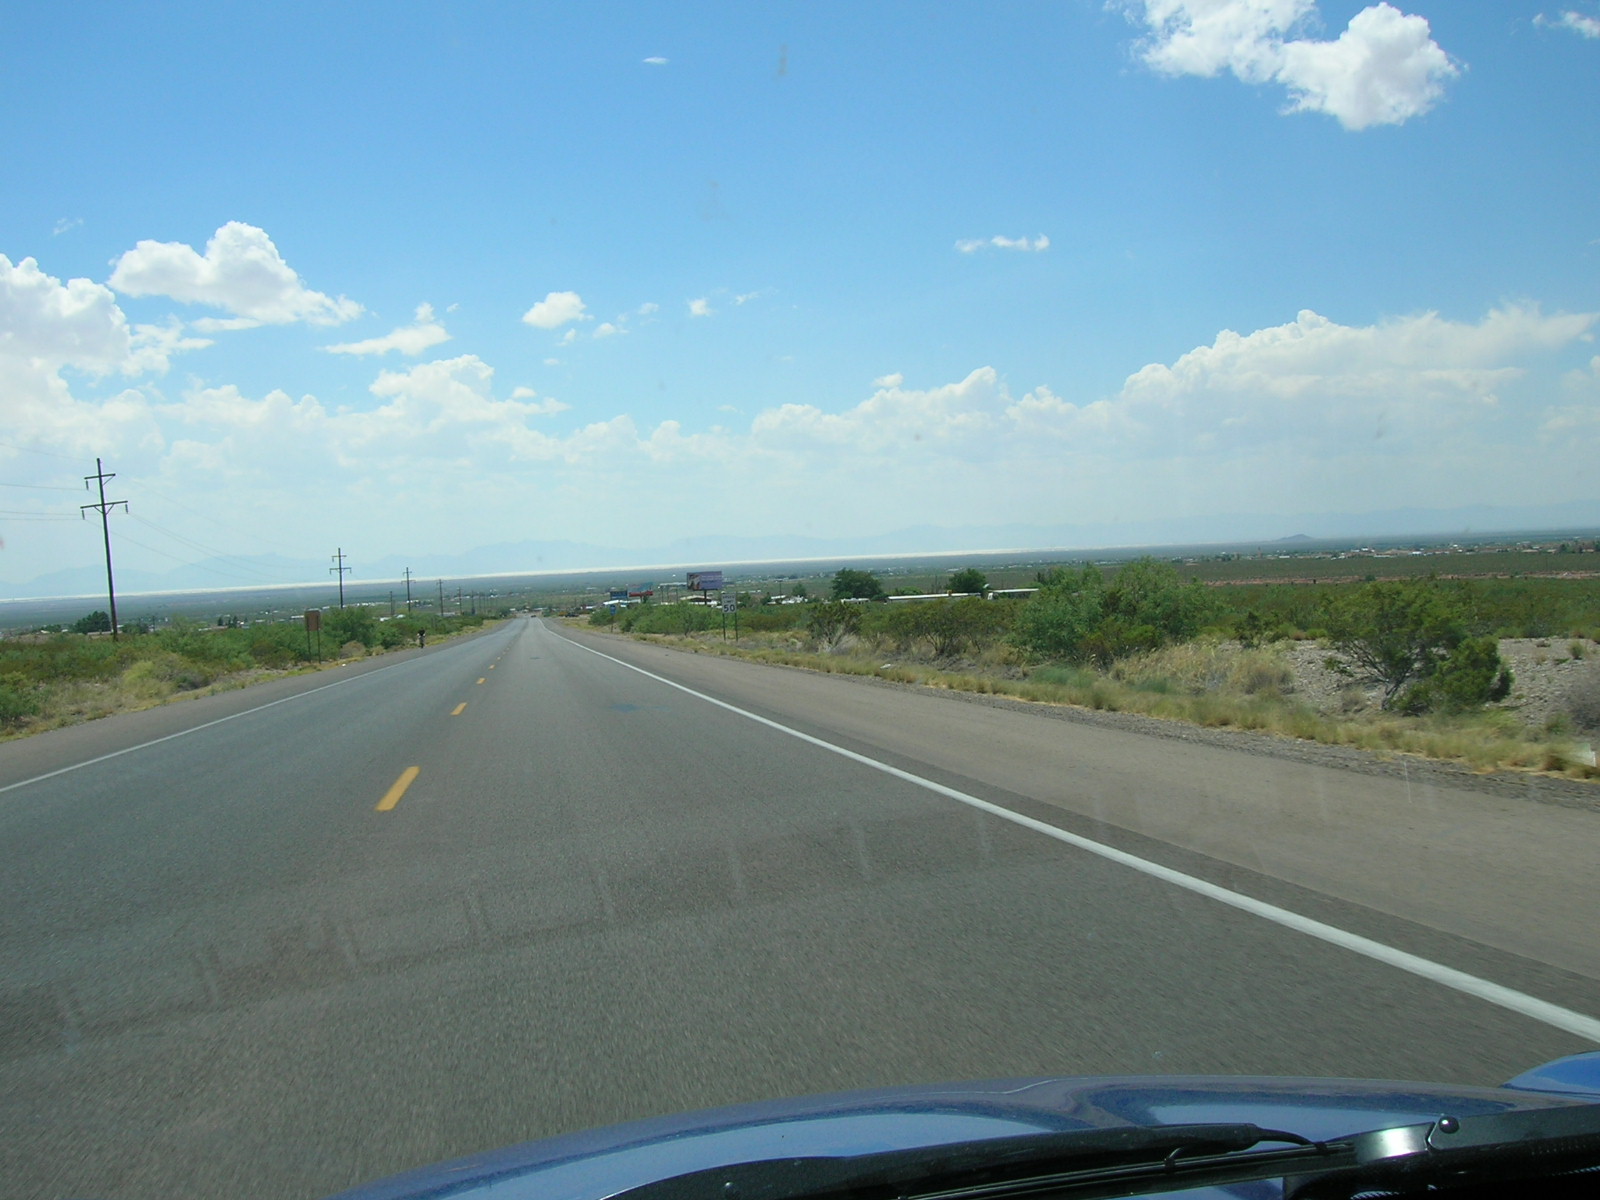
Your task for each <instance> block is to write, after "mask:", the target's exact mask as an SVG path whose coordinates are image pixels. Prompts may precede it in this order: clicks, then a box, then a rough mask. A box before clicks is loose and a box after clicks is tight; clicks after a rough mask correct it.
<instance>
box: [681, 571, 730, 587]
mask: <svg viewBox="0 0 1600 1200" xmlns="http://www.w3.org/2000/svg"><path fill="white" fill-rule="evenodd" d="M689 590H690V591H691V592H720V591H721V590H722V572H721V571H690V572H689Z"/></svg>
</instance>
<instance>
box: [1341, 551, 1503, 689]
mask: <svg viewBox="0 0 1600 1200" xmlns="http://www.w3.org/2000/svg"><path fill="white" fill-rule="evenodd" d="M1467 624H1468V622H1467V613H1466V609H1465V607H1464V606H1463V604H1462V603H1461V601H1460V600H1459V598H1458V597H1456V596H1453V595H1451V594H1450V593H1448V592H1446V591H1445V589H1444V588H1442V587H1441V586H1440V585H1439V583H1438V582H1437V581H1435V580H1433V579H1413V580H1409V581H1406V582H1403V583H1369V584H1365V585H1363V586H1362V587H1360V588H1358V589H1356V590H1355V591H1354V592H1351V593H1349V594H1348V595H1346V596H1343V597H1341V598H1340V599H1339V600H1337V601H1335V602H1334V603H1333V604H1332V605H1330V606H1329V610H1328V634H1329V636H1330V637H1331V638H1332V640H1333V643H1334V645H1335V646H1336V647H1338V649H1339V651H1340V652H1341V653H1342V654H1344V656H1345V657H1346V658H1347V659H1348V660H1349V662H1350V663H1352V664H1354V665H1355V666H1356V667H1357V668H1359V669H1361V670H1363V671H1365V672H1366V673H1367V674H1369V675H1371V676H1372V677H1373V678H1375V679H1377V680H1378V682H1379V683H1380V684H1381V685H1382V687H1383V706H1384V707H1385V708H1398V709H1400V710H1401V711H1402V712H1408V713H1423V712H1428V711H1429V710H1431V709H1444V710H1447V711H1460V710H1463V709H1468V708H1477V707H1479V706H1481V705H1484V704H1487V703H1489V702H1490V701H1492V700H1503V699H1505V698H1506V696H1508V695H1510V693H1511V683H1512V677H1511V670H1510V668H1509V667H1507V666H1506V664H1505V661H1504V660H1503V659H1502V658H1501V657H1500V646H1499V643H1498V642H1496V641H1495V639H1494V638H1492V637H1468V636H1467V633H1468V629H1467ZM1345 669H1346V670H1347V671H1348V670H1349V669H1350V668H1349V667H1348V666H1347V667H1346V668H1345Z"/></svg>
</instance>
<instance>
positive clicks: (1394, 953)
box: [562, 637, 1600, 1042]
mask: <svg viewBox="0 0 1600 1200" xmlns="http://www.w3.org/2000/svg"><path fill="white" fill-rule="evenodd" d="M562 641H564V642H566V643H568V644H569V645H572V646H576V647H577V648H578V649H580V650H587V651H588V652H589V653H590V654H594V655H597V656H599V657H600V658H603V659H605V660H606V661H608V662H614V663H616V664H617V665H618V666H619V667H627V668H628V670H630V671H637V672H639V674H641V675H645V676H648V677H649V678H651V679H654V680H655V681H656V682H658V683H664V684H666V685H667V686H668V687H673V688H677V689H678V690H679V691H680V692H687V693H688V694H689V695H691V696H694V697H696V698H697V699H700V700H704V701H705V702H706V703H707V704H715V705H716V706H717V707H718V708H724V709H727V710H728V711H729V712H731V713H737V714H738V715H739V716H741V717H746V718H748V719H749V720H752V721H755V722H756V723H757V724H759V725H765V726H766V727H767V728H768V729H774V730H776V731H777V732H779V733H785V734H788V735H789V736H790V737H793V738H799V739H800V740H801V741H802V742H807V743H809V744H810V745H813V746H816V747H818V748H820V749H823V750H827V751H830V752H832V753H834V754H837V755H839V756H840V757H842V758H848V759H850V760H851V761H852V762H857V763H860V764H861V765H862V766H866V767H871V768H872V769H873V770H875V771H882V772H883V773H884V774H885V775H892V776H894V778H896V779H902V780H904V781H905V782H907V783H912V784H915V785H916V786H918V787H921V788H926V789H927V790H928V791H930V792H935V793H937V794H938V795H941V796H946V797H948V798H949V799H951V800H957V801H960V802H961V803H962V804H966V805H969V806H970V807H972V808H975V809H978V810H979V811H980V812H986V813H989V814H990V815H991V816H996V817H999V818H1001V819H1002V820H1005V821H1010V822H1012V823H1013V824H1015V825H1021V826H1022V827H1023V828H1024V829H1031V830H1033V831H1034V832H1035V833H1042V834H1044V835H1045V836H1046V837H1053V838H1055V839H1056V840H1057V841H1059V842H1066V843H1067V844H1068V845H1070V846H1076V847H1077V848H1078V849H1080V850H1087V851H1088V852H1089V853H1091V854H1098V855H1099V856H1100V857H1101V858H1105V859H1109V860H1110V861H1111V862H1114V863H1119V864H1121V865H1122V866H1125V867H1131V868H1133V869H1134V870H1135V871H1141V872H1143V873H1144V874H1146V875H1149V876H1152V877H1153V878H1156V879H1159V880H1161V881H1163V882H1164V883H1170V884H1172V885H1173V886H1175V887H1180V888H1184V889H1186V890H1188V891H1191V892H1194V893H1195V894H1196V895H1200V896H1205V897H1206V898H1207V899H1210V900H1216V901H1218V902H1219V903H1222V904H1226V905H1229V906H1231V907H1233V908H1237V909H1239V910H1240V911H1242V912H1247V913H1250V914H1251V915H1252V916H1257V917H1261V918H1262V919H1263V920H1267V921H1272V922H1273V923H1275V924H1278V925H1282V926H1283V927H1284V928H1286V929H1292V930H1294V931H1295V932H1297V933H1303V934H1306V935H1308V936H1310V937H1314V938H1319V939H1321V940H1322V941H1324V942H1328V943H1330V944H1331V945H1334V946H1338V947H1340V948H1341V949H1344V950H1350V951H1352V952H1354V953H1356V954H1360V955H1364V956H1365V957H1367V958H1371V959H1374V960H1376V961H1378V962H1381V963H1384V964H1386V965H1388V966H1391V967H1398V968H1399V969H1400V970H1402V971H1408V972H1410V973H1411V974H1413V975H1417V976H1420V977H1421V978H1423V979H1427V980H1429V981H1431V982H1433V983H1438V984H1442V985H1444V986H1445V987H1447V988H1453V989H1455V990H1456V991H1458V992H1465V993H1466V994H1467V995H1469V996H1475V997H1477V998H1478V999H1479V1000H1487V1001H1488V1002H1489V1003H1490V1004H1495V1005H1498V1006H1499V1007H1501V1008H1505V1009H1509V1010H1510V1011H1512V1012H1514V1013H1519V1014H1521V1015H1522V1016H1525V1017H1531V1018H1533V1019H1534V1020H1535V1021H1542V1022H1544V1023H1545V1024H1546V1025H1552V1026H1554V1027H1555V1028H1557V1029H1561V1030H1565V1031H1566V1032H1568V1033H1572V1034H1576V1035H1577V1036H1578V1037H1581V1038H1586V1039H1588V1040H1589V1041H1591V1042H1600V1020H1597V1019H1596V1018H1594V1017H1589V1016H1585V1015H1584V1014H1583V1013H1580V1012H1574V1011H1573V1010H1572V1009H1570V1008H1562V1007H1561V1006H1560V1005H1559V1004H1551V1003H1550V1002H1549V1001H1547V1000H1540V999H1539V998H1538V997H1536V996H1530V995H1528V994H1527V993H1526V992H1519V991H1516V990H1515V989H1514V988H1508V987H1504V986H1502V985H1500V984H1498V983H1491V982H1490V981H1489V980H1487V979H1479V978H1478V977H1477V976H1476V975H1469V974H1467V973H1466V972H1465V971H1458V970H1456V969H1455V968H1454V967H1447V966H1445V965H1444V964H1443V963H1436V962H1434V961H1433V960H1432V959H1427V958H1422V957H1420V956H1418V955H1415V954H1408V953H1407V952H1406V951H1404V950H1397V949H1395V948H1394V947H1393V946H1387V945H1385V944H1384V943H1382V942H1375V941H1373V940H1372V939H1371V938H1365V937H1362V936H1361V935H1360V934H1355V933H1350V932H1349V931H1348V930H1344V929H1340V928H1338V927H1337V926H1333V925H1327V924H1324V923H1323V922H1321V921H1316V920H1313V919H1312V918H1310V917H1306V916H1301V915H1300V914H1299V913H1296V912H1290V911H1289V910H1288V909H1286V908H1279V907H1278V906H1277V905H1275V904H1268V903H1267V902H1266V901H1264V900H1257V899H1254V898H1253V897H1250V896H1246V895H1243V894H1241V893H1239V892H1234V891H1230V890H1228V889H1227V888H1224V887H1218V886H1217V885H1216V884H1214V883H1208V882H1207V881H1206V880H1204V879H1198V878H1196V877H1195V876H1193V875H1185V874H1184V873H1183V872H1182V871H1175V870H1173V869H1172V868H1171V867H1163V866H1162V865H1161V864H1160V863H1154V862H1151V861H1150V860H1149V859H1144V858H1140V857H1138V856H1137V855H1134V854H1129V853H1128V852H1127V851H1125V850H1118V849H1116V848H1115V847H1113V846H1108V845H1106V844H1105V843H1104V842H1096V841H1093V840H1091V839H1089V838H1086V837H1080V836H1079V835H1078V834H1075V833H1068V832H1067V831H1066V830H1065V829H1059V828H1057V827H1056V826H1054V825H1051V824H1048V823H1046V822H1044V821H1038V820H1035V819H1034V818H1033V817H1025V816H1023V815H1022V814H1021V813H1016V812H1012V811H1011V810H1010V809H1008V808H1002V807H1000V806H999V805H998V804H992V803H990V802H989V801H987V800H980V799H979V798H978V797H977V796H973V795H970V794H968V793H967V792H963V791H959V790H957V789H956V788H952V787H946V786H945V785H944V784H942V783H935V782H934V781H933V780H931V779H924V778H923V777H922V776H920V775H913V774H912V773H911V772H910V771H902V770H901V769H900V768H899V767H892V766H890V765H889V764H888V763H885V762H879V761H878V760H877V759H875V758H868V757H867V756H866V755H865V754H857V753H856V752H855V751H854V750H846V749H845V748H844V747H843V746H836V745H834V744H833V743H832V742H826V741H823V740H822V739H821V738H818V737H813V736H812V735H811V734H809V733H802V732H801V731H800V730H798V729H791V728H790V727H789V726H787V725H782V724H779V723H778V722H777V721H774V720H771V719H769V718H767V717H763V716H760V715H759V714H757V713H753V712H749V711H747V710H746V709H742V708H739V707H738V706H737V705H733V704H729V703H728V702H727V701H726V700H718V699H717V698H716V697H715V696H708V695H706V694H705V693H704V692H697V691H695V690H694V689H693V688H691V687H685V686H684V685H683V684H681V683H674V682H673V681H672V680H670V679H667V678H665V677H663V676H661V675H657V674H655V673H654V672H653V671H647V670H645V669H644V668H643V667H636V666H634V665H633V664H632V663H630V662H624V661H623V660H622V659H620V658H612V657H611V655H609V654H606V653H604V652H602V651H600V650H596V649H594V648H593V647H592V646H585V645H584V644H583V643H582V642H579V641H576V640H575V639H573V638H569V637H563V638H562Z"/></svg>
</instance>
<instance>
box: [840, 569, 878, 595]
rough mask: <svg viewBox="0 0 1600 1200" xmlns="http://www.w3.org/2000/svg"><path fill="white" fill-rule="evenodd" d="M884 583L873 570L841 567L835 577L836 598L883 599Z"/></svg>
mask: <svg viewBox="0 0 1600 1200" xmlns="http://www.w3.org/2000/svg"><path fill="white" fill-rule="evenodd" d="M884 596H885V593H884V590H883V584H881V583H879V582H878V577H877V576H876V575H874V574H873V573H872V572H871V571H854V570H851V569H850V568H849V567H841V568H840V569H839V570H838V571H837V572H836V573H835V574H834V577H833V598H834V599H835V600H882V599H883V598H884Z"/></svg>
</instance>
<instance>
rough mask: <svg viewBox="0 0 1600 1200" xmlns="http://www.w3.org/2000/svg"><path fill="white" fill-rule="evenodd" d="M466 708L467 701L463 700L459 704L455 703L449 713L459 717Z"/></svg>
mask: <svg viewBox="0 0 1600 1200" xmlns="http://www.w3.org/2000/svg"><path fill="white" fill-rule="evenodd" d="M466 710H467V702H466V701H465V700H463V701H462V702H461V703H460V704H458V705H456V706H455V707H454V708H452V709H451V710H450V715H451V716H452V717H459V716H460V715H461V714H462V713H464V712H465V711H466Z"/></svg>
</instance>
